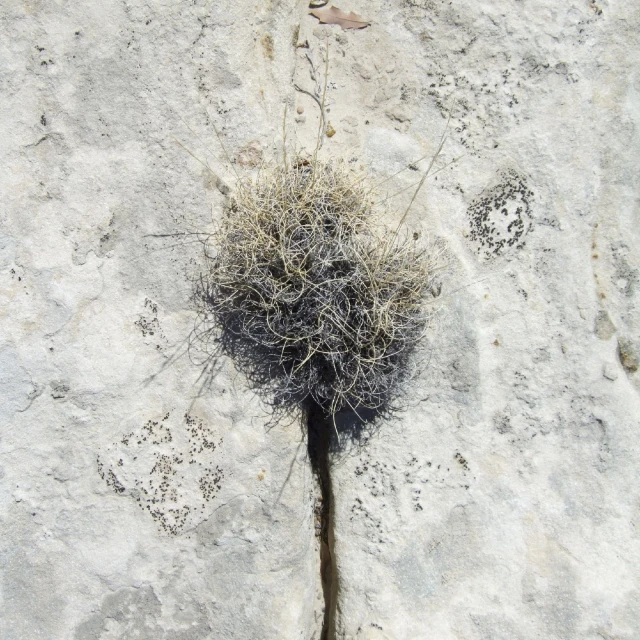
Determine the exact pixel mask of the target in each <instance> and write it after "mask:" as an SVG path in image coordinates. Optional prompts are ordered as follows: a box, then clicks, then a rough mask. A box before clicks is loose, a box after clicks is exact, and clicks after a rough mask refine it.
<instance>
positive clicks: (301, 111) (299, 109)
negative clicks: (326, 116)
mask: <svg viewBox="0 0 640 640" xmlns="http://www.w3.org/2000/svg"><path fill="white" fill-rule="evenodd" d="M296 111H297V112H298V113H304V107H303V106H302V105H300V106H299V107H298V108H297V109H296Z"/></svg>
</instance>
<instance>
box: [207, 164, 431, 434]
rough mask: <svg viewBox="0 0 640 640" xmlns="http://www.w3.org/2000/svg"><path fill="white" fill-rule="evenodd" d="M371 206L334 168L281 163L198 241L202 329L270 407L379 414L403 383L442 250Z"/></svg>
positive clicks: (354, 180) (359, 184) (238, 195)
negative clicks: (390, 224) (379, 218)
mask: <svg viewBox="0 0 640 640" xmlns="http://www.w3.org/2000/svg"><path fill="white" fill-rule="evenodd" d="M425 175H426V174H425ZM414 197H415V196H414ZM373 198H374V193H373V190H372V189H371V187H370V186H369V185H368V182H367V180H366V178H364V177H363V176H360V175H355V174H354V173H353V172H352V171H351V170H350V169H349V168H348V167H347V166H346V165H345V164H344V163H342V162H338V161H333V162H322V161H320V160H318V159H317V154H314V157H313V159H307V160H304V159H302V158H300V157H298V158H295V159H294V160H293V161H292V162H290V163H287V162H286V158H285V160H284V162H283V163H282V164H280V165H277V166H272V167H270V168H264V167H263V168H262V169H261V171H260V173H259V174H258V176H257V177H256V178H254V179H249V178H240V179H239V181H238V183H237V185H236V189H235V194H234V196H233V197H232V198H231V199H230V200H229V203H228V206H227V209H226V211H225V214H224V219H223V221H222V222H221V224H220V225H219V227H218V228H217V229H216V230H215V231H214V232H213V234H212V235H211V236H210V237H209V239H208V241H207V252H206V253H207V266H206V272H205V273H204V274H203V275H202V277H201V279H200V282H199V285H198V287H197V296H196V297H197V300H198V303H199V306H200V310H201V312H202V315H203V316H204V317H205V319H207V321H208V324H207V325H206V326H210V327H211V328H210V329H208V331H216V332H217V333H216V340H220V341H221V344H222V346H223V347H224V349H225V351H226V352H227V353H229V354H230V355H231V356H233V357H234V359H235V360H236V361H237V362H238V363H239V364H240V368H241V369H243V370H244V371H245V372H246V373H247V374H248V375H249V377H250V378H251V379H252V380H253V382H254V383H256V384H258V385H259V386H260V387H262V388H263V389H265V388H266V389H268V390H269V391H270V392H272V394H273V396H272V397H273V399H274V400H275V404H276V405H278V406H283V405H285V406H287V405H288V406H290V405H292V404H298V403H300V402H308V403H309V402H310V403H312V404H315V405H316V406H318V407H319V408H320V409H322V410H323V411H324V412H325V414H326V415H328V416H332V417H335V414H336V413H337V412H339V411H341V410H344V409H351V410H354V411H356V412H357V411H358V410H359V409H360V408H368V409H373V410H380V409H382V408H384V407H385V406H386V405H387V404H388V403H389V400H390V399H391V398H392V397H393V396H394V393H395V392H396V391H397V389H398V385H399V383H400V382H401V381H402V380H403V379H404V378H406V376H407V372H408V364H409V360H410V356H411V353H412V351H413V350H414V348H415V347H416V345H417V343H418V342H419V340H420V338H421V337H422V335H423V333H424V331H425V328H426V327H427V325H428V322H429V319H430V317H431V315H432V312H431V311H430V310H429V307H428V304H427V298H428V297H429V296H430V295H431V294H430V291H432V289H433V286H434V279H435V277H436V273H437V269H438V266H439V261H440V257H441V254H442V252H441V251H438V250H436V249H435V248H434V246H433V245H427V246H425V247H422V248H421V247H420V246H419V244H418V240H417V234H414V235H413V236H411V237H409V236H407V235H406V234H405V235H402V234H400V233H399V232H398V231H397V230H396V231H395V232H393V231H390V230H388V229H384V228H383V227H382V226H381V225H377V224H375V221H376V212H375V205H374V204H373ZM334 425H335V421H334Z"/></svg>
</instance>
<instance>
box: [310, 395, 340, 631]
mask: <svg viewBox="0 0 640 640" xmlns="http://www.w3.org/2000/svg"><path fill="white" fill-rule="evenodd" d="M331 429H333V426H332V425H331V420H330V418H329V417H328V416H327V415H326V414H325V413H324V412H323V411H322V409H321V408H320V407H318V406H316V405H313V406H311V407H310V408H309V411H308V421H307V433H308V445H307V447H308V452H309V460H310V462H311V468H312V470H313V472H314V474H315V476H316V480H317V482H318V488H319V492H320V499H319V501H318V503H317V507H316V518H317V520H318V521H319V538H320V580H321V584H322V595H323V598H324V614H323V623H322V632H321V635H320V640H331V639H332V638H333V637H334V633H333V629H332V626H333V610H334V606H335V583H336V574H335V559H334V558H333V557H332V553H331V547H332V544H333V531H332V530H331V526H332V524H331V512H332V504H331V476H330V473H329V448H330V444H331V434H332V432H331Z"/></svg>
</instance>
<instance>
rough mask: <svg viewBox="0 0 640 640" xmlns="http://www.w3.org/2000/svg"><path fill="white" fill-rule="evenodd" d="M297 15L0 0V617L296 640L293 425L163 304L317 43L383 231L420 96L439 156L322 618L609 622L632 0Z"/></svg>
mask: <svg viewBox="0 0 640 640" xmlns="http://www.w3.org/2000/svg"><path fill="white" fill-rule="evenodd" d="M336 1H337V0H336ZM307 6H308V3H307V2H303V1H297V2H294V1H293V0H291V1H290V2H285V1H284V0H281V1H278V0H265V1H264V2H258V3H255V2H254V3H252V2H246V1H245V0H240V1H236V2H231V1H229V0H225V1H217V0H216V1H211V0H194V1H193V2H188V3H187V2H184V3H177V2H174V3H161V2H155V1H151V0H150V1H147V2H142V1H139V0H131V1H130V0H121V1H115V0H108V1H107V2H103V3H73V2H63V1H58V2H44V1H40V0H24V1H18V0H7V1H6V2H4V3H3V5H2V8H1V9H0V32H1V33H2V35H3V38H2V39H1V40H0V52H1V53H0V60H1V62H0V153H1V154H2V155H1V158H2V169H3V170H2V176H1V177H0V190H1V194H2V199H1V202H2V204H1V207H0V392H1V402H0V530H1V536H0V567H1V569H0V579H1V587H0V637H2V638H6V639H8V640H23V639H24V640H31V639H32V638H46V639H74V640H85V639H94V638H96V639H100V640H107V639H116V638H117V639H129V638H148V639H149V640H152V639H153V640H155V639H158V638H159V639H163V638H164V639H166V640H173V639H184V640H186V639H193V640H200V639H213V638H216V639H217V638H247V639H253V638H265V639H266V638H273V639H284V638H296V639H305V640H306V639H307V638H316V639H319V638H320V635H321V628H322V624H323V614H322V588H321V584H320V582H321V581H320V573H321V571H320V558H319V552H318V550H319V542H318V539H317V536H316V529H317V527H318V523H317V522H316V521H315V520H314V507H316V509H315V511H316V513H317V511H318V509H317V504H316V501H317V489H316V485H315V483H314V479H313V477H312V473H311V471H310V467H309V462H308V459H307V452H306V444H305V440H304V424H303V422H301V420H300V419H297V418H296V417H295V416H293V417H292V418H291V419H289V420H274V419H273V416H272V415H271V414H270V412H269V407H268V404H266V403H265V402H264V401H263V400H262V399H261V398H260V396H259V395H258V394H257V393H256V390H254V389H251V388H250V385H249V384H248V382H247V380H246V379H245V378H244V377H243V375H242V373H241V372H238V371H237V370H235V368H234V366H233V363H232V362H230V361H229V360H228V359H227V358H224V357H223V358H218V359H215V360H212V361H209V362H208V363H206V362H204V361H203V353H202V349H201V348H200V347H202V344H201V342H199V341H198V339H197V335H198V332H197V328H198V324H197V317H196V314H195V311H194V310H193V307H192V305H191V302H190V297H191V292H192V282H193V279H194V278H195V277H197V275H198V273H199V271H200V268H201V265H202V245H201V242H200V240H201V236H200V235H197V234H198V233H206V230H207V229H208V228H210V225H211V224H212V221H213V222H215V221H216V220H219V219H220V216H221V213H222V208H223V204H224V194H226V193H227V192H228V191H229V190H230V189H231V190H232V189H233V185H234V182H235V172H236V171H238V172H250V171H253V170H255V167H256V166H259V164H260V163H261V162H262V160H263V158H264V159H266V160H267V161H269V160H271V159H274V158H275V159H278V158H280V157H281V155H282V132H283V116H284V105H285V104H286V105H287V107H288V108H287V116H286V121H285V123H284V124H285V126H284V130H285V131H286V135H287V144H288V147H289V153H292V151H293V149H294V148H297V149H302V150H303V151H304V150H306V151H307V152H309V151H313V148H314V145H315V140H316V132H317V130H318V107H317V105H316V103H315V102H314V100H313V99H312V98H311V97H310V96H309V95H308V94H306V93H303V92H301V91H297V90H296V89H295V86H298V87H299V88H300V89H305V90H307V91H309V92H311V93H313V92H314V87H315V86H316V84H317V85H318V86H320V87H321V85H322V81H323V73H324V57H323V56H324V51H325V47H326V45H327V44H328V45H329V82H328V87H327V120H328V124H330V125H331V127H332V128H333V129H334V130H335V135H333V136H332V137H331V138H327V137H325V138H324V142H323V146H322V149H321V153H322V154H324V157H331V156H339V157H342V158H344V159H345V160H346V161H347V162H351V163H353V164H354V165H355V166H357V167H364V168H366V169H368V170H369V171H370V172H371V173H372V176H373V180H374V182H382V181H383V180H386V182H384V184H381V186H380V188H379V191H380V193H381V196H380V199H381V200H385V199H386V198H387V197H389V196H393V197H391V198H389V199H388V200H386V201H385V202H384V204H385V206H387V207H388V212H387V214H386V216H387V220H388V222H389V223H390V224H393V223H394V221H395V222H396V223H397V220H398V219H399V217H400V216H401V215H402V212H403V211H404V210H405V209H406V207H407V205H408V203H409V201H410V199H411V196H412V194H413V188H412V185H414V184H415V183H416V182H417V181H418V180H419V179H420V176H421V173H420V171H424V170H425V169H426V168H427V166H428V163H429V161H430V156H431V154H433V153H434V152H435V150H436V149H437V147H438V144H439V141H440V138H441V135H442V134H443V132H444V131H445V128H446V127H447V120H448V118H449V117H450V120H449V124H448V128H447V136H448V139H447V142H446V143H445V146H444V148H443V151H442V153H441V156H440V158H439V159H438V163H437V164H436V166H437V167H440V166H443V165H445V164H446V163H449V162H451V161H452V160H454V159H456V158H457V161H456V162H453V163H452V164H451V165H450V166H449V167H447V168H446V169H444V170H442V171H441V172H440V173H438V174H437V176H434V177H433V178H431V179H430V180H429V181H428V182H427V183H426V184H425V187H424V189H423V190H422V191H421V193H420V194H419V196H418V198H417V199H416V202H415V203H414V205H413V208H412V209H411V211H410V213H409V215H408V218H407V226H408V229H409V231H410V232H412V233H413V232H415V233H416V234H420V235H421V236H422V237H424V236H427V235H429V236H431V237H436V238H441V239H443V240H444V241H446V243H447V245H448V249H449V257H450V267H449V272H448V274H447V275H446V276H445V278H444V280H443V286H442V293H441V295H440V297H439V298H437V299H436V300H435V301H434V304H435V305H437V308H438V309H439V311H438V314H437V317H436V320H435V322H434V324H433V327H432V329H431V331H430V334H429V336H428V340H427V342H426V343H425V345H424V348H423V349H422V351H421V353H420V358H419V361H420V365H421V367H420V370H419V373H418V375H417V376H416V378H415V379H414V380H413V381H412V383H411V386H410V388H409V389H408V393H407V394H406V395H405V396H404V397H403V398H401V399H400V401H399V404H400V405H401V409H400V410H399V411H397V412H395V413H394V414H392V415H390V416H386V417H385V418H384V419H382V420H380V421H379V423H378V425H377V428H376V429H375V430H374V431H373V432H372V433H371V434H370V435H369V436H368V437H366V438H363V439H362V440H361V441H359V442H352V441H349V440H348V438H346V437H344V436H343V440H344V442H343V443H342V448H341V450H340V451H339V452H338V453H336V454H335V455H334V456H333V458H332V462H331V476H332V491H333V496H332V507H331V511H332V513H331V521H330V531H329V541H330V543H331V548H332V564H333V571H332V580H331V585H330V589H329V594H330V598H331V599H332V601H333V607H332V608H333V610H332V611H331V615H330V616H328V617H327V618H328V621H329V623H330V624H329V627H330V628H329V629H326V631H328V636H329V637H334V636H335V637H336V638H343V639H345V640H346V639H347V638H351V639H356V638H357V639H359V640H360V639H365V638H366V639H371V640H381V639H387V640H392V639H394V640H400V639H404V638H407V639H413V638H425V639H427V638H429V639H430V638H434V639H437V640H449V639H451V640H453V639H460V640H511V639H513V638H518V639H522V640H524V639H526V640H529V639H531V640H533V639H544V640H550V639H554V640H556V639H557V640H570V639H576V640H578V639H579V640H583V639H587V640H601V639H607V640H612V639H614V638H615V639H619V640H633V639H636V638H639V637H640V584H639V583H640V579H639V576H640V539H639V538H640V534H639V530H640V490H639V488H638V484H637V476H638V468H640V444H639V441H640V373H638V371H637V369H638V366H639V364H638V363H639V361H640V324H639V320H638V301H639V298H640V249H639V247H640V224H639V223H640V205H639V202H640V200H639V195H638V194H639V187H640V184H639V182H640V180H639V177H638V176H639V173H638V166H639V165H640V162H639V159H640V36H639V35H638V34H640V8H639V7H638V6H637V5H636V3H633V2H622V1H620V0H596V1H593V0H591V1H590V0H567V1H566V2H560V3H559V2H552V1H551V0H538V1H537V2H529V1H517V0H507V1H502V2H498V1H497V0H491V1H489V0H482V1H474V2H472V1H471V0H459V1H457V2H450V1H448V0H447V1H444V0H389V1H385V0H372V1H370V2H365V1H364V0H348V1H347V0H343V1H342V2H340V3H339V4H338V6H340V8H342V9H344V10H345V11H347V12H348V11H352V10H353V11H356V12H357V13H359V14H360V15H361V16H363V17H364V18H365V19H366V20H369V21H371V26H370V27H367V28H366V29H363V30H358V31H351V30H344V31H343V30H341V29H340V28H339V27H337V26H330V25H318V21H317V20H316V19H315V18H313V17H311V16H309V15H308V9H307ZM307 55H308V58H307V57H306V56H307ZM310 61H311V63H312V64H313V68H315V70H316V81H314V79H313V78H312V77H311V75H310V71H311V70H312V65H311V64H310ZM214 127H215V128H216V129H217V131H218V134H219V137H220V140H222V141H223V143H224V146H225V148H226V152H224V151H223V150H222V148H221V146H220V144H219V140H218V137H217V135H216V133H215V131H214ZM226 154H228V157H227V155H226ZM423 156H426V158H425V159H423V160H421V161H418V160H419V159H420V158H422V157H423ZM230 161H231V162H230ZM411 162H414V163H415V165H413V166H412V169H413V170H412V169H408V170H406V171H404V172H402V173H400V174H399V175H397V176H395V177H393V178H392V179H390V180H387V179H388V178H390V177H391V176H393V174H395V173H396V172H398V171H400V170H401V169H402V168H403V167H406V166H407V165H408V164H409V163H411ZM205 165H209V166H210V168H211V170H209V169H208V168H207V167H206V166H205ZM396 194H397V195H396ZM194 329H195V332H194ZM207 364H208V365H209V366H208V368H207V366H206V365H207ZM325 570H326V567H323V571H325ZM325 574H326V571H325Z"/></svg>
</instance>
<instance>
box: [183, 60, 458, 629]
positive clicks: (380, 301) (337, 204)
mask: <svg viewBox="0 0 640 640" xmlns="http://www.w3.org/2000/svg"><path fill="white" fill-rule="evenodd" d="M307 59H308V60H309V62H310V63H311V78H312V80H313V81H314V83H315V89H314V91H313V92H310V91H306V90H304V89H302V88H300V87H298V86H297V85H295V88H296V90H298V91H300V92H302V93H306V94H308V95H310V96H311V97H312V98H314V100H315V101H316V103H317V104H318V106H319V109H320V117H319V124H318V134H317V139H316V145H315V149H314V151H313V153H312V154H307V155H304V154H301V153H293V154H290V155H288V154H287V148H286V135H285V134H286V127H285V126H284V125H283V139H284V140H285V143H284V144H283V153H282V159H281V161H278V162H276V163H272V164H266V165H265V164H263V165H262V166H261V167H260V169H259V171H258V173H257V176H255V177H241V176H240V175H237V174H236V177H237V181H236V184H235V188H234V191H233V193H232V194H231V195H230V196H229V198H228V201H227V205H226V208H225V212H224V216H223V219H222V221H221V223H220V224H219V225H218V226H217V228H216V229H215V230H214V231H213V232H212V233H211V234H210V235H208V236H207V237H206V240H205V242H204V245H205V267H204V270H203V272H202V274H201V276H200V278H199V279H198V280H197V283H196V287H195V296H194V298H195V301H196V304H197V307H198V310H199V315H200V319H201V322H200V323H199V327H200V328H199V330H198V332H197V336H196V338H197V342H198V343H199V345H200V346H202V345H204V346H205V353H210V354H212V355H214V354H215V355H217V354H218V353H224V354H226V355H229V356H231V357H232V358H233V360H234V361H235V363H236V365H237V366H238V368H239V369H240V370H241V371H243V372H244V373H245V375H246V376H247V378H248V380H249V381H250V383H251V384H252V386H253V387H254V388H256V389H258V390H259V391H260V392H262V395H263V397H266V398H268V403H269V404H270V405H271V406H272V407H273V408H274V409H275V410H282V411H285V412H286V411H289V410H292V409H296V408H297V409H298V410H302V411H303V413H304V414H305V415H306V426H307V443H308V453H309V459H310V461H311V465H312V468H313V470H314V472H315V474H316V476H317V479H318V484H319V488H320V493H321V495H322V501H321V504H322V507H321V509H320V520H321V526H320V537H321V547H322V551H321V566H322V567H324V569H323V578H324V579H323V584H324V594H325V614H324V615H325V624H324V629H325V630H326V629H328V627H329V619H330V616H331V608H332V595H331V594H332V592H334V589H332V587H331V583H332V582H334V581H335V579H336V577H335V570H333V578H332V577H331V575H330V574H331V573H332V567H333V562H332V558H331V554H330V552H329V548H330V543H331V541H330V538H331V533H330V527H329V523H330V517H329V516H330V509H331V477H330V473H329V468H330V465H329V462H330V460H329V454H330V450H331V449H332V446H333V445H336V446H337V445H339V441H340V436H341V434H340V433H339V432H340V431H343V432H346V431H349V430H350V429H351V431H352V433H354V432H357V431H358V429H360V428H362V426H363V425H365V424H367V423H368V422H369V421H370V420H372V419H373V418H374V417H375V416H376V415H378V414H379V413H381V412H384V411H385V410H387V409H389V408H390V407H391V406H392V405H393V403H394V400H395V399H396V398H397V396H398V393H399V392H400V389H401V387H402V384H403V382H405V381H406V380H407V378H408V377H410V374H411V371H412V367H411V365H412V358H413V355H414V353H415V350H416V346H417V345H418V344H419V343H420V340H421V338H422V337H423V336H424V334H425V331H426V329H427V328H428V326H429V321H430V319H431V318H432V317H433V313H434V312H433V307H432V305H431V303H432V302H433V300H434V298H436V297H437V296H438V295H439V293H440V286H439V283H438V279H439V274H440V272H441V271H442V269H443V267H444V266H445V260H444V249H443V247H442V246H441V245H438V244H436V243H429V242H421V241H420V236H419V234H410V233H408V231H407V230H406V228H405V226H404V223H405V221H406V218H407V215H408V213H409V211H410V209H411V207H412V205H413V204H414V202H415V199H416V197H417V194H418V192H419V191H420V189H421V188H422V186H423V184H424V182H425V181H426V179H427V178H428V177H429V176H430V175H433V174H434V173H436V172H437V171H441V170H442V169H443V168H445V167H439V168H438V169H435V168H434V165H435V162H436V159H437V158H438V156H439V155H440V152H441V151H442V148H443V145H444V142H445V135H444V134H443V136H442V138H441V140H440V144H439V147H438V148H437V151H436V153H435V154H434V155H433V157H432V159H431V161H430V163H429V166H428V168H427V170H426V171H425V172H424V173H423V175H422V177H421V179H420V180H419V181H418V182H417V184H416V185H414V186H415V187H416V188H415V191H414V193H413V197H412V198H411V201H410V203H409V205H408V207H407V208H406V210H405V211H404V213H403V214H402V215H401V216H400V219H399V222H398V224H397V226H396V227H395V229H387V228H385V227H384V226H383V225H382V224H380V222H379V220H380V216H379V215H378V214H379V213H380V209H381V207H380V204H381V202H380V200H379V195H378V193H377V190H376V187H375V186H374V185H372V183H371V180H370V179H369V178H368V176H367V175H366V174H365V175H363V174H358V173H356V172H354V171H353V170H352V169H351V168H350V167H349V166H348V165H347V164H345V163H344V162H341V161H338V160H335V159H332V158H331V157H328V158H324V157H322V156H321V154H320V152H321V147H322V142H323V138H324V136H325V135H329V134H328V131H327V128H328V125H327V120H326V117H325V99H326V88H327V75H328V50H327V56H326V60H325V77H324V86H323V87H321V85H320V83H319V73H318V70H317V67H316V65H314V64H313V61H312V58H311V57H310V56H309V55H308V54H307ZM285 121H286V112H285ZM216 133H217V132H216ZM445 133H446V131H445ZM218 139H219V140H220V136H219V135H218ZM220 142H221V144H222V140H220ZM225 153H226V152H225ZM425 157H426V156H425ZM421 160H424V158H420V159H419V160H417V161H415V162H414V163H411V164H410V165H409V166H412V167H415V166H416V164H417V162H420V161H421ZM449 164H451V163H449ZM445 166H449V165H445ZM391 177H394V176H391ZM213 359H214V358H212V360H211V361H213ZM354 425H355V426H354ZM325 635H326V633H325ZM323 637H324V636H323Z"/></svg>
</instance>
